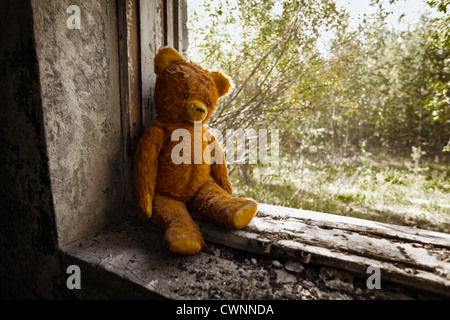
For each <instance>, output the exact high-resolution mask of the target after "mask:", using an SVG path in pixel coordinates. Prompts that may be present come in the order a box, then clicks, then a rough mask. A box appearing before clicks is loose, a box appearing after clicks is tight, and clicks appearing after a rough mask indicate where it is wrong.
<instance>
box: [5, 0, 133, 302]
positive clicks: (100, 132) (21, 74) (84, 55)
mask: <svg viewBox="0 0 450 320" xmlns="http://www.w3.org/2000/svg"><path fill="white" fill-rule="evenodd" d="M72 4H77V3H72V2H71V1H69V0H57V1H56V0H36V1H35V0H18V1H0V31H1V34H2V37H1V41H0V145H1V150H0V164H1V165H0V181H1V183H0V298H3V299H17V298H19V299H36V298H44V299H54V298H71V297H74V294H73V292H71V291H70V290H68V289H67V287H66V279H67V277H68V275H67V274H66V269H67V266H68V264H67V263H68V260H67V259H66V256H65V255H64V253H63V251H62V250H61V248H62V247H63V246H64V245H65V244H66V243H69V242H71V241H75V240H77V239H79V238H82V237H85V236H88V235H90V234H92V233H95V232H97V231H99V230H101V229H102V228H104V227H105V226H107V225H108V224H110V223H111V222H114V221H115V219H117V218H119V217H120V216H121V215H123V214H124V212H123V211H124V197H123V192H124V184H123V179H124V178H123V176H124V172H123V169H122V168H123V138H122V127H121V107H120V86H119V66H118V37H117V11H116V1H112V0H93V1H79V2H78V5H79V7H80V9H81V29H69V28H68V27H67V24H66V21H67V19H68V18H69V17H70V13H67V8H68V7H69V5H72ZM84 272H87V271H84ZM98 290H100V291H101V290H102V288H98ZM92 294H95V292H93V293H92ZM94 296H95V295H94Z"/></svg>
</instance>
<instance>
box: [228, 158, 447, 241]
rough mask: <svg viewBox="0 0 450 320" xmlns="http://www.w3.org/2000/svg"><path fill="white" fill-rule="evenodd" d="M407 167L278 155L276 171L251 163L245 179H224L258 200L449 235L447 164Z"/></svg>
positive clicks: (394, 162)
mask: <svg viewBox="0 0 450 320" xmlns="http://www.w3.org/2000/svg"><path fill="white" fill-rule="evenodd" d="M412 167H413V165H412V161H411V159H395V160H385V159H376V158H374V157H367V156H366V157H365V156H355V157H353V158H345V159H333V161H313V160H308V159H306V158H300V159H294V160H289V159H287V158H284V159H281V160H280V170H279V174H278V175H259V174H258V172H259V170H258V169H259V168H258V167H257V165H254V166H252V167H250V170H251V174H250V175H249V176H250V179H248V180H249V181H248V183H243V179H242V178H241V177H242V175H241V174H240V173H241V171H240V170H234V172H233V173H232V174H230V179H231V182H232V184H233V186H234V191H235V192H234V193H235V194H236V196H245V197H252V198H253V199H255V200H256V201H257V202H260V203H270V204H274V205H280V206H285V207H291V208H301V209H305V210H312V211H319V212H325V213H332V214H339V215H345V216H352V217H357V218H362V219H369V220H374V221H380V222H385V223H391V224H397V225H407V226H413V227H418V228H422V229H428V230H433V231H439V232H446V233H450V165H449V164H433V163H430V164H427V165H424V164H423V165H422V167H421V170H420V171H414V170H413V169H412ZM241 169H242V168H241Z"/></svg>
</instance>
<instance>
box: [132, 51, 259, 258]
mask: <svg viewBox="0 0 450 320" xmlns="http://www.w3.org/2000/svg"><path fill="white" fill-rule="evenodd" d="M154 71H155V73H156V83H155V91H154V102H155V105H156V112H157V117H156V122H155V123H153V125H151V126H150V127H149V128H148V129H146V130H145V132H144V134H143V135H142V137H141V138H140V141H139V144H138V147H137V150H136V153H135V156H134V162H133V184H134V192H135V197H136V200H137V204H138V206H139V208H140V209H141V211H142V213H143V214H144V215H145V216H146V217H147V218H151V219H152V220H153V221H154V222H155V223H156V224H157V225H158V226H160V227H161V228H162V229H163V230H164V232H165V233H164V244H165V245H166V246H167V247H168V248H169V250H171V251H173V252H177V253H180V254H184V255H193V254H196V253H197V252H199V251H200V250H201V249H202V248H203V247H204V245H205V242H204V239H203V237H202V234H201V232H200V230H199V228H198V225H197V224H196V223H195V221H194V220H193V219H192V217H191V215H190V212H196V213H198V214H200V215H201V216H203V217H205V218H207V219H208V220H210V221H211V222H213V223H215V224H217V225H219V226H222V227H224V228H227V229H240V228H243V227H245V226H247V225H248V224H249V223H250V222H251V220H252V219H253V217H254V216H255V214H256V211H257V203H256V202H255V201H254V200H253V199H250V198H234V197H231V195H232V192H233V189H232V185H231V182H230V179H229V177H228V170H227V166H226V162H225V157H224V156H223V149H222V148H221V147H220V144H219V143H218V141H217V140H216V139H215V137H214V136H213V135H212V133H211V132H210V130H209V129H208V128H207V127H206V126H205V122H206V121H207V120H208V119H209V118H210V116H211V114H212V112H213V111H214V109H215V107H216V104H217V101H218V99H219V98H220V97H223V96H225V95H226V94H227V93H228V91H229V89H230V87H231V86H230V81H229V80H228V78H227V77H225V76H224V75H223V74H221V73H220V72H217V71H208V70H206V69H203V68H202V67H200V66H199V65H197V64H196V63H194V62H191V61H187V60H185V59H184V58H183V57H182V56H181V55H180V54H179V53H178V52H177V51H176V50H175V49H173V48H171V47H164V48H162V49H160V50H159V51H158V52H157V54H156V56H155V59H154ZM180 130H182V131H183V130H184V131H183V132H188V133H189V134H190V135H192V136H195V134H196V133H197V135H198V134H200V135H201V137H200V140H198V139H197V140H195V139H190V143H191V148H184V149H183V150H182V152H183V153H184V152H186V153H188V152H189V151H190V154H183V159H185V160H187V161H183V162H181V163H180V162H179V161H174V160H173V156H174V150H175V149H174V148H177V146H178V147H179V144H180V143H182V142H180V140H179V139H178V138H177V137H178V135H174V133H175V132H179V131H180ZM208 137H209V140H210V141H208ZM183 139H184V138H183ZM196 141H197V145H194V144H195V142H196ZM184 142H185V143H188V144H189V139H187V140H186V141H184ZM213 142H214V143H215V144H214V150H213V152H210V151H211V150H209V149H208V148H210V147H211V144H212V143H213ZM200 146H201V147H200ZM177 150H178V149H177ZM186 150H188V151H186ZM175 153H177V152H175ZM199 154H200V161H199ZM205 155H206V156H205ZM211 160H214V161H211Z"/></svg>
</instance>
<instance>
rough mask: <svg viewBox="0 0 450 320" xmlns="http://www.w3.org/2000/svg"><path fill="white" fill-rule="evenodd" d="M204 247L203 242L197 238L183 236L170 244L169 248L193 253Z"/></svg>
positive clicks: (182, 252) (178, 251)
mask: <svg viewBox="0 0 450 320" xmlns="http://www.w3.org/2000/svg"><path fill="white" fill-rule="evenodd" d="M201 249H202V244H201V243H200V242H199V241H198V240H195V239H190V238H181V239H178V240H175V241H173V242H172V243H170V244H169V250H170V251H173V252H177V253H181V254H185V255H193V254H196V253H197V252H199V251H200V250H201Z"/></svg>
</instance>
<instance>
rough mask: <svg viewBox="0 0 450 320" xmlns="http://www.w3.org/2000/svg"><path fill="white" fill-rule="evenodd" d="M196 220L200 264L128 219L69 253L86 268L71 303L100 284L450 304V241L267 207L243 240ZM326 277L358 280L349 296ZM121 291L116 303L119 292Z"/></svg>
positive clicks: (141, 294)
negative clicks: (293, 265) (375, 277)
mask: <svg viewBox="0 0 450 320" xmlns="http://www.w3.org/2000/svg"><path fill="white" fill-rule="evenodd" d="M195 218H196V220H197V222H198V224H199V226H200V229H201V231H202V233H203V235H204V237H205V240H206V241H207V245H206V247H205V248H204V250H203V251H202V252H200V253H198V254H196V255H194V256H180V255H178V254H175V253H172V252H170V251H168V250H167V249H166V248H165V247H164V245H163V243H162V239H163V231H162V230H161V229H159V228H157V227H156V226H155V225H154V224H153V223H152V222H151V221H147V220H143V219H139V218H134V219H133V218H132V217H131V218H130V219H129V220H126V221H122V222H120V223H117V224H115V225H113V226H111V227H109V228H107V229H106V230H104V231H103V232H102V233H99V234H96V235H94V236H92V237H88V238H85V239H82V240H80V241H77V242H75V243H72V244H70V245H68V246H66V247H64V248H63V249H62V251H63V253H64V254H65V257H64V258H65V259H67V261H66V263H68V264H79V265H80V268H81V273H82V290H75V291H78V292H74V293H75V295H76V296H77V297H78V298H86V297H88V295H87V294H86V292H83V284H84V283H88V282H89V281H93V282H95V283H97V284H99V283H101V281H102V279H104V282H109V287H110V288H111V289H110V290H109V291H108V290H107V289H106V287H105V296H104V297H102V298H121V297H124V296H125V297H127V298H168V299H246V300H254V299H309V298H311V299H316V298H322V299H333V297H334V298H337V299H344V298H345V299H373V298H386V299H388V298H399V295H400V298H415V297H416V296H417V294H416V293H417V292H419V296H421V297H424V296H427V295H430V294H431V295H438V296H440V297H445V296H450V235H448V234H442V233H437V232H431V231H426V230H420V229H413V228H409V227H402V226H393V225H387V224H383V223H378V222H373V221H366V220H362V219H356V218H349V217H342V216H336V215H330V214H323V213H316V212H309V211H304V210H297V209H290V208H283V207H276V206H271V205H265V204H260V205H259V210H258V214H257V216H256V217H255V219H254V220H253V221H252V223H251V224H250V225H249V226H247V227H246V228H244V229H242V230H237V231H229V230H223V229H221V228H218V227H215V226H213V225H211V224H209V223H207V222H205V221H203V220H202V219H199V217H195ZM274 260H278V261H281V263H279V264H278V265H277V263H274V262H273V261H274ZM287 261H291V262H292V261H296V262H300V263H301V264H302V266H303V267H304V270H302V271H295V270H294V271H292V270H286V269H285V268H283V264H284V263H285V262H287ZM297 264H298V263H297ZM370 265H372V266H377V267H379V268H380V269H381V272H382V274H381V281H382V284H383V286H382V290H369V289H367V287H366V283H365V279H367V277H368V276H370V274H366V270H367V267H368V266H370ZM285 266H286V265H285ZM321 268H333V269H336V270H341V271H342V272H343V273H345V274H350V275H351V277H354V279H355V280H354V281H352V284H351V287H350V289H349V287H348V286H347V287H345V286H343V287H342V288H334V289H333V288H330V287H327V284H326V283H325V282H324V279H323V277H321V275H319V269H321ZM320 272H322V271H320ZM107 275H108V276H109V278H108V276H107ZM112 278H114V279H113V280H110V279H112ZM114 283H116V284H114ZM117 283H120V284H121V286H122V287H121V288H120V290H121V291H120V293H119V292H115V291H117V290H115V289H114V286H117ZM124 283H127V284H128V287H127V288H128V291H127V290H125V288H124V285H123V284H124ZM103 285H104V284H102V286H103ZM97 287H98V286H97ZM390 288H394V289H392V290H391V289H390ZM116 289H117V288H116ZM97 290H98V289H97ZM399 292H404V294H405V295H404V296H402V295H401V294H400V293H399Z"/></svg>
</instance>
